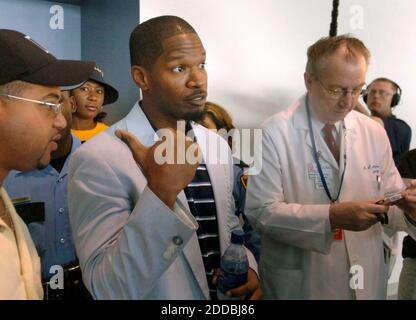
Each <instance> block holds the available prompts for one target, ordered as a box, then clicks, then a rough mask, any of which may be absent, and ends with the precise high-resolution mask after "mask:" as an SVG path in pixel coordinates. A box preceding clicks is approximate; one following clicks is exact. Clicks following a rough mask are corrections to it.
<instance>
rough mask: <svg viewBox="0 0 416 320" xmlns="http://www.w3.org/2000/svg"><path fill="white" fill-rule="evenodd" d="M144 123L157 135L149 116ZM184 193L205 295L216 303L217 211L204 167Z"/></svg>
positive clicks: (218, 255)
mask: <svg viewBox="0 0 416 320" xmlns="http://www.w3.org/2000/svg"><path fill="white" fill-rule="evenodd" d="M143 112H144V111H143ZM146 117H147V115H146ZM147 120H148V121H149V123H150V125H151V126H152V128H153V130H155V132H157V130H158V129H157V128H156V127H155V126H154V125H153V123H152V122H151V121H150V119H149V117H147ZM191 130H192V126H191V124H190V122H187V123H186V132H187V133H188V132H189V131H191ZM193 139H194V142H197V141H196V137H195V135H194V136H193ZM184 192H185V195H186V198H187V201H188V205H189V209H190V211H191V213H192V215H193V216H194V217H195V219H196V221H198V224H199V228H198V229H197V231H196V233H197V236H198V242H199V247H200V249H201V255H202V261H203V262H204V267H205V274H206V277H207V281H208V287H209V294H210V297H211V299H212V300H218V298H217V290H216V286H214V285H213V283H212V278H213V275H214V270H215V269H217V268H219V267H220V258H221V252H220V241H219V234H218V222H217V208H216V206H215V198H214V191H213V189H212V185H211V179H210V177H209V173H208V170H207V167H206V165H205V164H200V165H199V166H198V168H197V170H196V172H195V176H194V177H193V179H192V181H191V182H190V183H189V184H188V186H187V187H186V188H185V189H184Z"/></svg>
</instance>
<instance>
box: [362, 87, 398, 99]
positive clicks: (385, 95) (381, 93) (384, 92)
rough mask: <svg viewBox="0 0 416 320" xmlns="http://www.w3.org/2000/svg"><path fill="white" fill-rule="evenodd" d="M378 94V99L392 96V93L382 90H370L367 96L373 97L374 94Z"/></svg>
mask: <svg viewBox="0 0 416 320" xmlns="http://www.w3.org/2000/svg"><path fill="white" fill-rule="evenodd" d="M377 93H378V95H379V96H380V97H383V98H385V97H388V96H392V95H393V94H394V93H390V92H387V91H384V90H375V89H371V90H370V91H368V95H369V96H372V97H374V96H375V95H376V94H377Z"/></svg>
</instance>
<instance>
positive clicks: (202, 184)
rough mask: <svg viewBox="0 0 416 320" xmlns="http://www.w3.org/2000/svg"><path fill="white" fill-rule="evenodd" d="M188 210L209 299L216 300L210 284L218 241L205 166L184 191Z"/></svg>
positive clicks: (198, 169)
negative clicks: (194, 220)
mask: <svg viewBox="0 0 416 320" xmlns="http://www.w3.org/2000/svg"><path fill="white" fill-rule="evenodd" d="M184 191H185V194H186V198H187V200H188V205H189V209H190V210H191V213H192V215H193V216H194V217H195V219H196V221H198V224H199V228H198V229H197V231H196V233H197V236H198V241H199V247H200V248H201V254H202V260H203V262H204V266H205V274H206V276H207V281H208V286H209V291H210V296H211V299H213V300H216V299H217V294H216V287H215V286H214V285H213V284H212V277H213V273H214V270H215V269H217V268H219V267H220V258H221V252H220V241H219V236H218V222H217V209H216V206H215V198H214V192H213V190H212V185H211V180H210V177H209V174H208V170H207V168H206V166H205V164H200V165H199V166H198V168H197V170H196V172H195V176H194V178H193V179H192V181H191V182H190V183H189V184H188V186H187V187H186V188H185V189H184Z"/></svg>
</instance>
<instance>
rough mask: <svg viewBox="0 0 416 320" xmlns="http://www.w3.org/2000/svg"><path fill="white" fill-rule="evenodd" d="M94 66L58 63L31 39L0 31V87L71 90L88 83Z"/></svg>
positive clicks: (65, 61)
mask: <svg viewBox="0 0 416 320" xmlns="http://www.w3.org/2000/svg"><path fill="white" fill-rule="evenodd" d="M94 66H95V62H93V61H74V60H59V59H57V58H56V57H55V56H53V55H52V54H50V53H49V51H47V50H46V49H44V48H42V47H41V46H40V45H39V44H38V43H36V42H35V41H33V40H32V39H31V38H30V37H29V36H27V35H25V34H23V33H21V32H18V31H15V30H8V29H0V85H2V84H6V83H9V82H12V81H15V80H21V81H26V82H30V83H33V84H38V85H45V86H71V85H75V84H80V83H82V82H84V81H85V80H87V79H88V77H89V76H90V74H91V72H92V70H93V68H94Z"/></svg>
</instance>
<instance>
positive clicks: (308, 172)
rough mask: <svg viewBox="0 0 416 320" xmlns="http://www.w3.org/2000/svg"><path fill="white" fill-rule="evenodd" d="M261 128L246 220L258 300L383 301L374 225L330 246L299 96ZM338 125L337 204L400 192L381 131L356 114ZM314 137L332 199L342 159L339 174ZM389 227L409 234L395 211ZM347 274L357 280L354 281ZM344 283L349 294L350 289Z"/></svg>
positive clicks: (382, 271)
mask: <svg viewBox="0 0 416 320" xmlns="http://www.w3.org/2000/svg"><path fill="white" fill-rule="evenodd" d="M262 127H263V143H262V149H263V150H262V159H263V163H262V165H263V167H262V171H261V173H260V174H259V175H256V176H250V177H249V181H248V190H247V198H246V214H247V216H248V218H249V219H250V221H251V222H252V224H253V226H254V227H255V228H256V229H257V230H258V231H259V232H260V233H261V237H262V252H261V260H260V266H259V270H260V277H261V285H262V287H263V291H264V297H265V298H266V299H352V298H354V297H355V298H357V299H383V298H385V296H386V286H387V277H386V273H387V269H386V268H387V266H386V264H385V262H384V255H383V239H382V230H383V227H382V226H381V224H380V223H377V224H375V225H374V226H372V227H371V228H369V229H368V230H365V231H361V232H351V231H345V230H344V234H343V240H342V241H335V240H333V234H332V232H331V227H330V222H329V200H328V198H327V195H326V194H325V191H324V190H323V189H322V188H320V187H319V185H318V184H317V182H316V178H317V179H318V180H319V176H317V175H316V170H315V171H314V170H313V164H314V159H313V152H312V144H311V140H310V135H309V129H308V122H307V116H306V108H305V99H304V97H303V98H301V99H300V100H299V101H297V102H296V103H294V104H293V105H292V106H291V107H290V108H289V109H288V110H286V111H284V112H281V113H278V114H276V115H274V116H272V117H271V118H269V119H268V120H266V121H265V122H264V124H263V125H262ZM345 127H346V130H345V136H344V133H343V130H341V131H340V134H341V150H346V155H347V165H346V173H345V178H344V183H343V187H342V190H341V194H340V197H339V201H340V202H345V201H353V200H376V199H379V198H382V197H383V195H384V193H385V192H388V191H398V190H402V189H403V188H404V184H403V182H402V179H401V177H400V175H399V173H398V172H397V170H396V167H395V165H394V162H393V159H392V152H391V148H390V144H389V141H388V138H387V135H386V133H385V130H383V128H382V127H381V126H380V125H379V124H377V123H376V122H375V121H372V120H371V119H370V118H368V117H366V116H364V115H362V114H360V113H358V112H355V111H351V112H350V113H349V114H348V115H347V116H346V118H345ZM314 136H315V140H316V145H317V150H318V151H319V153H320V155H321V156H320V162H321V163H322V164H323V165H324V166H326V168H327V169H326V173H327V174H329V178H328V180H329V182H330V184H331V186H330V188H331V193H332V195H334V194H335V193H336V192H337V191H338V185H339V180H340V175H341V172H342V168H343V163H344V160H343V157H342V155H343V154H342V153H341V163H340V167H341V170H340V169H339V167H338V164H337V162H336V161H335V159H334V157H333V156H332V154H331V153H330V151H329V149H328V147H327V146H326V144H325V142H324V139H323V138H322V136H321V134H320V133H319V132H315V131H314ZM344 148H345V149H344ZM378 175H379V176H381V182H380V184H378V183H377V176H378ZM331 178H332V180H331ZM389 221H390V222H389V225H388V227H390V228H391V229H393V230H405V231H407V232H409V233H410V234H413V235H415V234H416V233H415V232H416V228H415V227H413V226H412V225H411V224H410V223H409V222H408V221H407V219H406V218H405V217H404V215H403V213H402V212H401V211H400V210H398V209H397V208H396V207H393V208H391V209H390V211H389ZM357 270H358V271H357ZM361 270H362V271H363V272H361ZM350 271H351V272H353V273H354V275H357V276H358V277H359V278H353V277H352V274H350ZM362 276H363V277H362ZM357 279H358V280H357ZM351 280H353V281H352V282H353V283H352V287H353V288H354V289H355V290H352V289H350V281H351ZM361 280H362V281H363V282H360V281H361Z"/></svg>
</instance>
